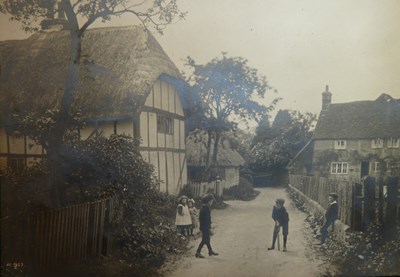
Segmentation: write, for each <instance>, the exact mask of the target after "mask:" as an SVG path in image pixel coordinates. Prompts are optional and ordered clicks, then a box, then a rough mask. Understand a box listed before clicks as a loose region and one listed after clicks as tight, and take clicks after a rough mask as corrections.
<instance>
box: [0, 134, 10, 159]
mask: <svg viewBox="0 0 400 277" xmlns="http://www.w3.org/2000/svg"><path fill="white" fill-rule="evenodd" d="M7 151H8V149H7V135H6V132H5V130H4V128H0V153H7Z"/></svg>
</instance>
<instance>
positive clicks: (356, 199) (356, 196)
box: [351, 183, 362, 231]
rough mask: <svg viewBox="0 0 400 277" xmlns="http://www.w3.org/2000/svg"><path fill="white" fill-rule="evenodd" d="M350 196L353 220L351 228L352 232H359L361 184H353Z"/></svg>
mask: <svg viewBox="0 0 400 277" xmlns="http://www.w3.org/2000/svg"><path fill="white" fill-rule="evenodd" d="M352 196H353V203H352V206H353V218H352V220H351V221H352V224H351V225H352V227H353V229H354V230H357V231H359V230H361V227H362V194H361V184H357V183H354V184H353V186H352Z"/></svg>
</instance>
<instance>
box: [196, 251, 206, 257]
mask: <svg viewBox="0 0 400 277" xmlns="http://www.w3.org/2000/svg"><path fill="white" fill-rule="evenodd" d="M194 256H195V257H196V258H204V256H203V255H201V253H200V252H196V254H195V255H194Z"/></svg>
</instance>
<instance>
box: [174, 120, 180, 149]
mask: <svg viewBox="0 0 400 277" xmlns="http://www.w3.org/2000/svg"><path fill="white" fill-rule="evenodd" d="M179 129H180V123H179V119H174V148H176V149H179V148H180V143H179V133H180V131H179Z"/></svg>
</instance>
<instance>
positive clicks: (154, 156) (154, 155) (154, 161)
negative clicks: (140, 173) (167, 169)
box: [150, 151, 160, 179]
mask: <svg viewBox="0 0 400 277" xmlns="http://www.w3.org/2000/svg"><path fill="white" fill-rule="evenodd" d="M150 164H151V165H152V166H154V176H156V177H157V178H158V179H159V178H160V172H159V167H158V152H155V151H150Z"/></svg>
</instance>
